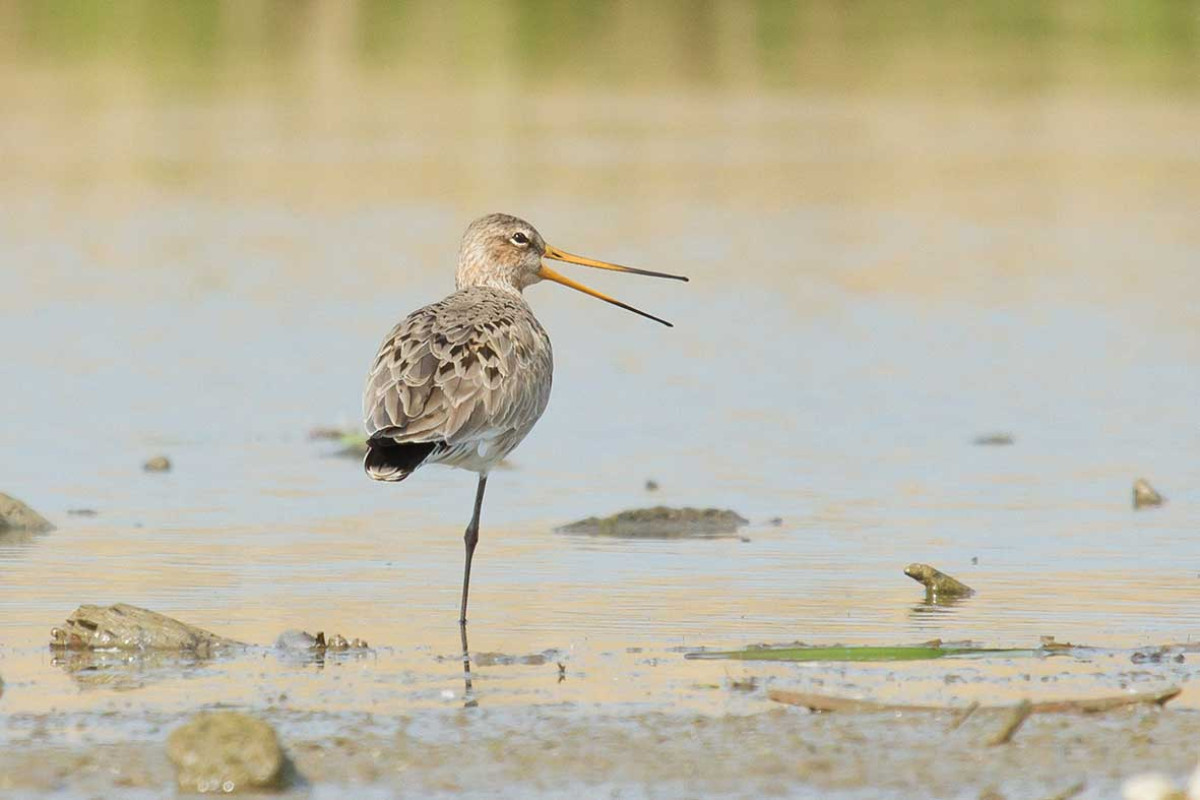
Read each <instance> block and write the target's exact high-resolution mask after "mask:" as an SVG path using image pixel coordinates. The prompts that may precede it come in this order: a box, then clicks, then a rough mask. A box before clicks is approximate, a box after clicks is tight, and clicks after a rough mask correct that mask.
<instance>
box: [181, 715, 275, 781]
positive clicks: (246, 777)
mask: <svg viewBox="0 0 1200 800" xmlns="http://www.w3.org/2000/svg"><path fill="white" fill-rule="evenodd" d="M167 757H168V758H170V759H171V763H172V764H174V765H175V769H176V771H177V772H176V777H177V779H178V781H179V788H180V790H181V791H184V792H197V793H200V794H204V793H208V792H212V793H217V794H231V793H233V792H239V791H254V790H258V789H278V788H281V787H282V786H283V783H284V767H285V766H286V763H287V759H286V757H285V756H284V754H283V750H282V749H281V748H280V746H279V737H278V736H277V735H276V734H275V729H274V728H272V727H271V726H270V725H268V724H267V723H266V722H263V721H262V720H260V719H256V718H255V717H252V716H250V715H249V714H243V713H240V712H237V711H216V712H201V713H199V714H196V715H195V716H194V717H192V718H191V719H190V720H188V721H187V722H186V723H184V724H183V725H182V726H180V727H178V728H176V729H175V730H173V731H171V735H170V736H169V737H167Z"/></svg>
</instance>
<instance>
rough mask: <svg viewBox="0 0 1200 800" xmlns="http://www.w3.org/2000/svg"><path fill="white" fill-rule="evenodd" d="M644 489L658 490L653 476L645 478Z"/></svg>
mask: <svg viewBox="0 0 1200 800" xmlns="http://www.w3.org/2000/svg"><path fill="white" fill-rule="evenodd" d="M646 491H647V492H657V491H658V481H656V480H654V479H653V478H647V479H646Z"/></svg>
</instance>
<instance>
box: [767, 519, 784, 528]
mask: <svg viewBox="0 0 1200 800" xmlns="http://www.w3.org/2000/svg"><path fill="white" fill-rule="evenodd" d="M767 524H768V525H770V526H771V527H772V528H779V527H781V526H782V525H783V517H771V518H770V519H769V520H767Z"/></svg>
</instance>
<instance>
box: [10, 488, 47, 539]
mask: <svg viewBox="0 0 1200 800" xmlns="http://www.w3.org/2000/svg"><path fill="white" fill-rule="evenodd" d="M52 530H54V526H53V525H51V524H50V522H49V521H48V520H47V519H46V518H45V517H43V516H42V515H41V514H39V513H37V512H36V511H34V510H33V509H32V508H30V507H29V506H27V505H25V504H24V503H22V502H21V501H20V500H18V499H17V498H15V497H9V496H8V495H6V494H4V493H3V492H0V532H3V531H34V532H35V533H40V532H42V531H52Z"/></svg>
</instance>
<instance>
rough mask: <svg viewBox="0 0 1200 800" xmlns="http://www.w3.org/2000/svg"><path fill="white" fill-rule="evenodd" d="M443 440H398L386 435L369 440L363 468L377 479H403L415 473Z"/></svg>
mask: <svg viewBox="0 0 1200 800" xmlns="http://www.w3.org/2000/svg"><path fill="white" fill-rule="evenodd" d="M441 446H442V443H441V442H397V441H396V440H395V439H390V438H387V437H384V436H380V437H377V438H371V439H368V440H367V456H366V458H364V459H363V469H365V470H366V471H367V474H368V475H370V476H371V477H372V478H374V479H375V480H377V481H402V480H404V479H405V478H407V477H408V476H409V475H411V474H412V473H413V470H415V469H416V468H417V467H419V466H421V464H423V463H424V462H425V459H427V458H429V456H430V455H431V454H432V453H433V452H434V451H435V450H437V449H438V448H440V447H441Z"/></svg>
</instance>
